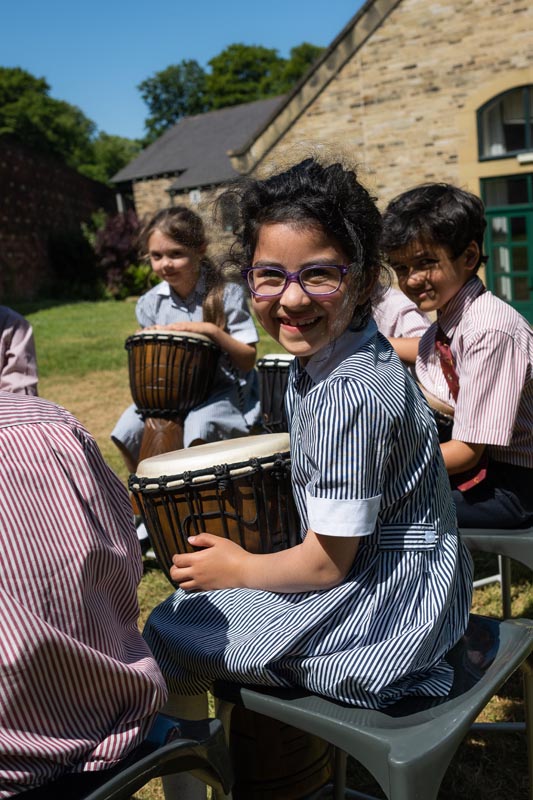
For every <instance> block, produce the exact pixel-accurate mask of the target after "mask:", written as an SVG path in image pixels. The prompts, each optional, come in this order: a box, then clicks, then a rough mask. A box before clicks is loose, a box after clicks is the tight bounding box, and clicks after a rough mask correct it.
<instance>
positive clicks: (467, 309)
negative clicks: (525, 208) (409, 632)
mask: <svg viewBox="0 0 533 800" xmlns="http://www.w3.org/2000/svg"><path fill="white" fill-rule="evenodd" d="M485 227H486V219H485V214H484V207H483V203H482V202H481V200H480V199H479V198H478V197H476V196H475V195H473V194H471V193H470V192H467V191H464V190H463V189H459V188H458V187H456V186H452V185H450V184H445V183H430V184H423V185H421V186H417V187H415V188H413V189H410V190H409V191H407V192H404V193H403V194H401V195H399V196H398V197H397V198H395V199H394V200H392V201H391V202H390V203H389V205H388V207H387V209H386V212H385V215H384V230H383V238H382V246H383V248H384V250H385V252H386V254H387V257H388V260H389V263H390V265H391V267H392V268H393V269H394V271H395V272H396V275H397V277H398V283H399V286H400V288H401V289H402V291H404V292H405V294H406V295H407V297H408V298H409V299H411V300H412V301H413V302H415V303H416V304H417V305H418V307H419V308H420V309H421V310H422V311H426V312H430V311H436V312H437V321H436V322H435V323H433V325H432V326H431V328H430V329H429V330H428V332H427V333H426V334H425V335H424V336H423V337H422V340H421V342H420V346H419V355H418V358H417V360H416V374H417V378H418V380H419V381H420V383H421V384H422V386H423V388H424V389H426V390H428V391H429V392H430V393H431V394H432V395H434V396H435V397H437V398H438V399H439V400H441V401H444V402H445V403H447V404H448V405H449V406H450V407H451V408H452V409H453V428H452V430H451V439H450V440H449V441H443V442H442V443H441V450H442V454H443V457H444V463H445V465H446V468H447V470H448V473H449V475H450V481H451V483H452V487H453V498H454V500H455V504H456V507H457V516H458V521H459V526H464V527H484V528H516V527H522V526H528V525H531V524H533V491H532V487H533V375H532V372H533V331H532V330H531V326H530V325H529V323H528V322H527V320H526V319H524V317H522V316H521V315H520V314H519V313H518V312H517V311H516V310H515V309H514V308H512V306H511V305H509V304H508V303H506V302H504V301H503V300H500V299H499V298H498V297H495V295H493V294H492V292H489V291H486V289H485V286H484V285H483V283H482V282H481V280H480V279H479V277H478V275H477V272H478V270H479V267H480V265H481V264H482V263H483V262H484V261H486V260H487V259H486V257H485V256H484V255H483V234H484V231H485Z"/></svg>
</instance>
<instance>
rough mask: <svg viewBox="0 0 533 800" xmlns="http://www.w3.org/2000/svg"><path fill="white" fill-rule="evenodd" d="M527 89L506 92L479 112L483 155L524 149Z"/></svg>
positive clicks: (501, 153)
mask: <svg viewBox="0 0 533 800" xmlns="http://www.w3.org/2000/svg"><path fill="white" fill-rule="evenodd" d="M526 91H527V90H525V89H524V88H523V87H520V88H518V89H513V90H512V91H511V92H506V93H505V94H504V95H503V96H500V97H499V98H497V99H496V100H495V101H494V102H493V103H491V104H490V105H489V106H486V108H485V109H483V111H482V112H481V131H482V139H483V151H482V153H481V155H482V156H488V157H490V156H502V155H505V154H506V153H514V152H516V151H518V150H525V149H526V141H527V140H526V119H525V116H524V109H525V100H526Z"/></svg>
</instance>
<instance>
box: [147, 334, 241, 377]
mask: <svg viewBox="0 0 533 800" xmlns="http://www.w3.org/2000/svg"><path fill="white" fill-rule="evenodd" d="M155 327H157V328H158V330H169V331H183V332H186V331H190V332H191V333H201V334H203V335H204V336H209V338H210V339H211V340H212V341H213V342H214V343H215V344H216V345H218V346H219V347H220V349H221V350H224V352H226V353H227V354H228V355H229V357H230V358H231V360H232V362H233V364H234V366H235V367H237V369H241V370H242V371H243V372H248V371H249V370H251V369H252V368H253V366H254V364H255V356H256V350H255V344H248V343H246V342H240V341H239V340H238V339H235V337H233V336H230V334H229V333H226V331H224V330H222V328H219V327H218V325H215V324H214V323H213V322H172V323H171V324H170V325H156V326H155Z"/></svg>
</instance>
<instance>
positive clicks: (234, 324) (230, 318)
mask: <svg viewBox="0 0 533 800" xmlns="http://www.w3.org/2000/svg"><path fill="white" fill-rule="evenodd" d="M224 311H225V313H226V329H227V332H228V333H229V334H230V336H233V337H234V338H235V339H237V340H238V341H239V342H244V343H245V344H254V343H255V342H258V341H259V336H258V333H257V328H256V327H255V324H254V321H253V319H252V315H251V314H250V309H249V306H248V297H247V295H246V294H245V291H244V289H243V287H242V286H240V284H238V283H234V282H230V283H228V284H226V287H225V289H224Z"/></svg>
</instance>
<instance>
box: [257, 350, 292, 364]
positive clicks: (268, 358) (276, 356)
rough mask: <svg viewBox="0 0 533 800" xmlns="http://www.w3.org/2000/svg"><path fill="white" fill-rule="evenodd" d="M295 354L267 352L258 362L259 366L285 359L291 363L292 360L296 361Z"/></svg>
mask: <svg viewBox="0 0 533 800" xmlns="http://www.w3.org/2000/svg"><path fill="white" fill-rule="evenodd" d="M294 358H295V357H294V356H293V355H292V354H291V353H266V354H265V355H264V356H263V357H262V358H260V359H259V360H258V362H257V366H258V367H261V366H263V365H265V366H266V365H267V364H271V363H273V362H274V363H275V362H276V361H284V362H287V364H288V365H290V363H291V361H294Z"/></svg>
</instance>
